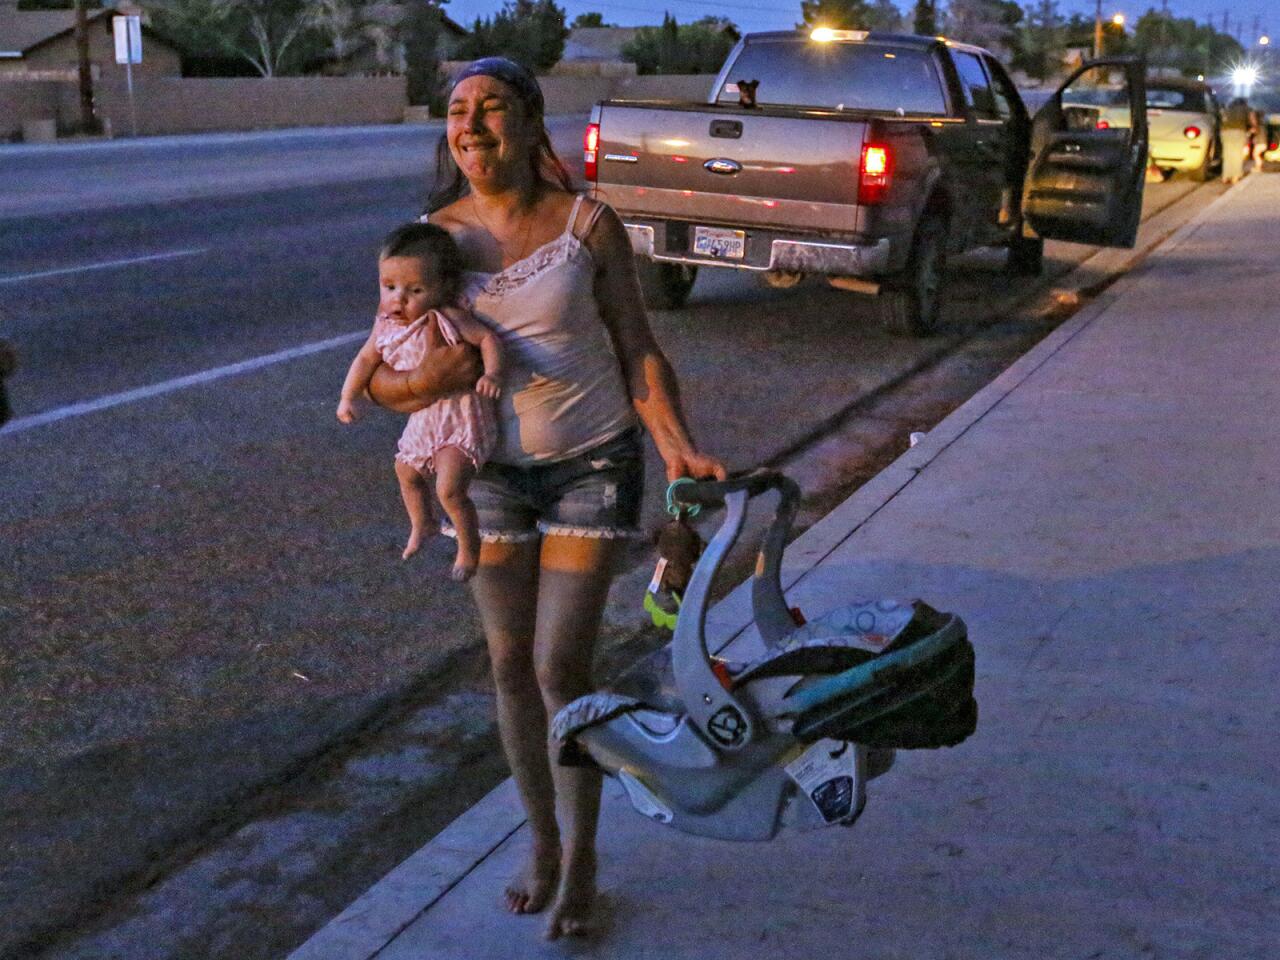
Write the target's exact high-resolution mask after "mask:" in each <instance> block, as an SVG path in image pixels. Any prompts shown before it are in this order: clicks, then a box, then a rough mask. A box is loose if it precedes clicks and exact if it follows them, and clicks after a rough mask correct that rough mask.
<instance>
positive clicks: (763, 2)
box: [445, 0, 1280, 48]
mask: <svg viewBox="0 0 1280 960" xmlns="http://www.w3.org/2000/svg"><path fill="white" fill-rule="evenodd" d="M557 2H558V3H559V5H560V6H562V7H563V8H564V9H565V10H566V11H567V12H568V15H569V20H570V21H572V20H573V18H574V17H575V16H577V15H578V14H579V13H585V12H587V11H591V10H594V11H597V12H598V13H602V14H604V18H605V22H606V23H615V24H617V25H619V26H643V25H648V24H657V23H661V22H662V14H663V11H664V10H666V11H670V12H671V13H673V14H675V16H676V19H678V20H679V21H680V22H681V23H685V22H687V21H690V20H697V19H698V18H699V17H704V16H708V15H712V16H725V17H728V18H729V19H730V20H732V21H733V22H734V23H736V24H737V25H738V26H739V27H740V28H741V29H743V30H746V31H753V30H789V29H791V28H792V27H794V26H795V25H796V24H797V23H798V22H799V21H800V2H799V0H746V2H742V3H733V2H732V0H674V2H673V0H667V2H662V0H557ZM909 6H910V4H909V3H908V2H907V0H901V2H898V7H899V8H900V9H907V8H909ZM1152 6H1158V4H1153V3H1152V2H1151V0H1141V2H1125V0H1103V7H1102V9H1103V14H1104V15H1105V16H1110V15H1111V14H1113V13H1116V12H1121V13H1124V14H1126V15H1127V16H1128V17H1130V18H1131V19H1136V18H1137V17H1138V16H1139V15H1141V14H1142V13H1143V12H1144V11H1145V10H1147V9H1148V8H1149V7H1152ZM1269 7H1270V8H1271V14H1270V15H1269V14H1268V8H1269ZM501 8H502V2H501V0H449V3H448V4H447V5H446V6H445V11H446V12H447V13H448V14H449V16H451V17H452V18H453V19H454V20H457V21H459V22H461V23H463V24H469V23H470V22H471V21H473V20H474V19H475V18H476V17H477V16H481V17H485V16H490V15H492V14H493V13H495V12H496V11H498V10H500V9H501ZM1059 9H1060V10H1062V11H1063V12H1064V13H1065V14H1067V15H1070V14H1071V13H1074V12H1076V11H1080V12H1082V13H1088V14H1092V13H1093V10H1094V5H1093V3H1091V2H1089V0H1060V2H1059ZM1224 10H1228V11H1230V14H1231V24H1232V28H1231V32H1232V33H1233V34H1234V33H1235V32H1236V27H1235V25H1236V24H1237V23H1242V24H1243V27H1242V29H1241V32H1240V39H1241V41H1242V42H1243V43H1244V45H1245V47H1246V48H1249V47H1252V46H1253V44H1254V42H1255V41H1256V37H1252V36H1250V34H1252V32H1253V25H1254V18H1255V17H1256V18H1258V19H1259V22H1260V24H1261V26H1262V28H1263V31H1264V32H1265V31H1267V30H1276V31H1280V11H1277V10H1276V9H1275V0H1230V2H1227V0H1169V12H1170V13H1172V14H1173V15H1174V16H1177V17H1195V18H1196V19H1197V20H1204V19H1205V18H1206V17H1208V16H1210V15H1212V16H1213V18H1214V24H1215V26H1217V27H1218V28H1219V29H1221V24H1222V14H1223V11H1224ZM1269 21H1275V22H1269Z"/></svg>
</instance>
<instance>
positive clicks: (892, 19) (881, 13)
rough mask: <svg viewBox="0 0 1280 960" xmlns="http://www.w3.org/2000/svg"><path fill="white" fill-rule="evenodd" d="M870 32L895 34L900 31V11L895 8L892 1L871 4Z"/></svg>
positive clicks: (876, 0) (877, 0) (886, 0)
mask: <svg viewBox="0 0 1280 960" xmlns="http://www.w3.org/2000/svg"><path fill="white" fill-rule="evenodd" d="M869 22H870V24H871V26H870V28H869V29H871V30H884V31H886V32H889V33H896V32H897V31H899V30H901V29H902V11H901V10H899V9H898V8H897V6H896V5H895V4H894V3H893V0H875V2H874V3H872V4H871V17H870V21H869Z"/></svg>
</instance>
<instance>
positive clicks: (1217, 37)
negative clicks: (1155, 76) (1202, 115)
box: [1131, 10, 1244, 76]
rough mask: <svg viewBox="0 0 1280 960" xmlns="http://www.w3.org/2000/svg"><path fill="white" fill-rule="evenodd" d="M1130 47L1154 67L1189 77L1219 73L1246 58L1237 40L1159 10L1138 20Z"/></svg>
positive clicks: (1189, 19)
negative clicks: (1230, 64) (1228, 65)
mask: <svg viewBox="0 0 1280 960" xmlns="http://www.w3.org/2000/svg"><path fill="white" fill-rule="evenodd" d="M1131 45H1132V48H1133V50H1134V51H1135V52H1137V53H1141V54H1143V55H1144V56H1146V58H1147V62H1148V63H1149V64H1150V65H1151V66H1152V67H1163V68H1165V69H1168V70H1175V71H1177V72H1179V73H1182V74H1184V75H1186V76H1195V75H1197V74H1201V73H1204V74H1207V73H1209V72H1211V71H1216V70H1220V69H1222V68H1224V67H1225V66H1226V65H1227V64H1229V63H1233V62H1236V61H1238V60H1239V59H1240V58H1241V57H1243V56H1244V48H1243V47H1242V46H1240V43H1239V42H1238V41H1237V40H1236V39H1235V38H1234V37H1231V36H1229V35H1227V34H1225V33H1219V32H1218V31H1217V30H1215V29H1214V28H1213V27H1211V26H1204V25H1202V24H1198V23H1196V22H1195V21H1194V20H1192V19H1191V18H1190V17H1183V18H1174V17H1172V16H1169V15H1168V14H1166V13H1161V12H1158V11H1156V10H1148V11H1147V12H1146V13H1144V14H1143V15H1142V16H1141V17H1139V18H1138V22H1137V23H1136V24H1134V28H1133V38H1132V40H1131Z"/></svg>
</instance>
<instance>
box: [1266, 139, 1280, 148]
mask: <svg viewBox="0 0 1280 960" xmlns="http://www.w3.org/2000/svg"><path fill="white" fill-rule="evenodd" d="M1267 150H1268V151H1271V150H1280V143H1276V141H1274V140H1272V141H1271V142H1270V143H1268V144H1267Z"/></svg>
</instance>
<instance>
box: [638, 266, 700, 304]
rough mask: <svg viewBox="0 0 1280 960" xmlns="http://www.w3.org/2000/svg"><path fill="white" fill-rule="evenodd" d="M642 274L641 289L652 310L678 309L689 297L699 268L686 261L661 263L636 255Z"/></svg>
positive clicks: (645, 301) (645, 302)
mask: <svg viewBox="0 0 1280 960" xmlns="http://www.w3.org/2000/svg"><path fill="white" fill-rule="evenodd" d="M636 271H637V272H638V273H639V274H640V291H641V292H642V293H643V294H644V304H645V306H646V307H648V308H649V309H650V310H677V309H679V308H680V307H682V306H684V302H685V300H687V299H689V291H690V290H692V289H693V281H694V280H696V279H697V277H698V268H697V267H691V266H689V265H688V264H686V263H660V262H658V261H656V260H650V259H648V258H647V257H636Z"/></svg>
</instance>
